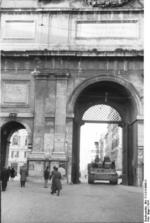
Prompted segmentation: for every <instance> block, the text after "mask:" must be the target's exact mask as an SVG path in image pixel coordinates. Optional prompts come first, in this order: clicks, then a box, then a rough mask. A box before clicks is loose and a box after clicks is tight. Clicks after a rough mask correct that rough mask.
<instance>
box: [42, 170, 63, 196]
mask: <svg viewBox="0 0 150 223" xmlns="http://www.w3.org/2000/svg"><path fill="white" fill-rule="evenodd" d="M49 179H51V180H52V183H51V194H55V193H56V194H57V196H59V195H60V191H61V189H62V183H61V173H60V172H59V171H58V167H56V166H54V167H53V171H52V172H51V174H50V169H49V167H46V169H45V171H44V180H45V182H44V187H45V188H47V187H48V180H49Z"/></svg>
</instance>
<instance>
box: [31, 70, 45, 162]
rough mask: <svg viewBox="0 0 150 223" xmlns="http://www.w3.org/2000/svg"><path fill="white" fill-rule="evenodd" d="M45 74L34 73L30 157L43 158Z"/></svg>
mask: <svg viewBox="0 0 150 223" xmlns="http://www.w3.org/2000/svg"><path fill="white" fill-rule="evenodd" d="M47 78H48V75H47V74H42V73H40V72H35V73H34V94H35V97H34V127H33V148H32V153H31V154H30V158H32V159H35V160H42V159H44V132H45V95H46V91H47Z"/></svg>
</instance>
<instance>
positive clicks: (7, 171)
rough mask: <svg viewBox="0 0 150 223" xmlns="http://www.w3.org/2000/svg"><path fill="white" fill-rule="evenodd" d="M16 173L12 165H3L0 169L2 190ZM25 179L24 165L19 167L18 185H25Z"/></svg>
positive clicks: (4, 189) (25, 169)
mask: <svg viewBox="0 0 150 223" xmlns="http://www.w3.org/2000/svg"><path fill="white" fill-rule="evenodd" d="M16 175H17V173H16V170H15V169H14V168H13V167H12V168H10V167H8V168H6V167H4V168H3V169H2V170H1V176H0V179H1V183H2V191H6V188H7V184H8V181H9V179H10V178H11V179H12V180H13V179H14V178H15V176H16ZM26 180H27V168H26V166H25V165H24V166H22V167H21V168H20V185H21V187H25V183H26Z"/></svg>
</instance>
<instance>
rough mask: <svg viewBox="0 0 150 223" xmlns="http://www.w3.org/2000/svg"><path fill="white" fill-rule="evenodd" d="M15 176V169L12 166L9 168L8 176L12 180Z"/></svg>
mask: <svg viewBox="0 0 150 223" xmlns="http://www.w3.org/2000/svg"><path fill="white" fill-rule="evenodd" d="M15 176H16V171H15V169H14V168H13V167H12V168H11V169H10V177H11V179H12V180H13V179H14V178H15Z"/></svg>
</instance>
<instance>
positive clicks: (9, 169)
mask: <svg viewBox="0 0 150 223" xmlns="http://www.w3.org/2000/svg"><path fill="white" fill-rule="evenodd" d="M7 170H8V174H9V177H10V175H11V174H10V172H11V168H10V166H9V167H8V168H7ZM9 177H8V180H9Z"/></svg>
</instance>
